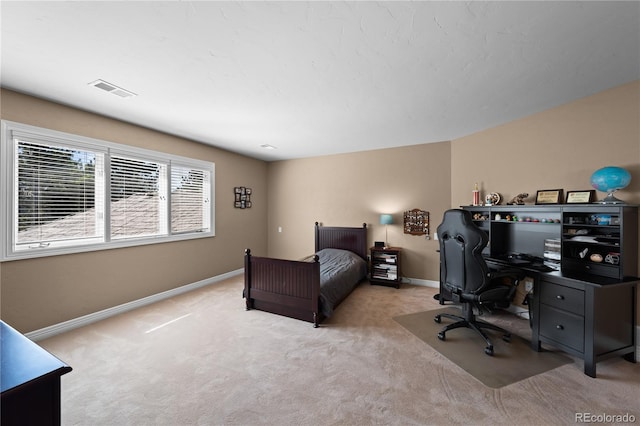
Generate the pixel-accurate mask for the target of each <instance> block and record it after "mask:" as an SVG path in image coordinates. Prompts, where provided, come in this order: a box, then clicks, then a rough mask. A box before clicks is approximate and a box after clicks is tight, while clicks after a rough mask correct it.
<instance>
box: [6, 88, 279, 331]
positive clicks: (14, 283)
mask: <svg viewBox="0 0 640 426" xmlns="http://www.w3.org/2000/svg"><path fill="white" fill-rule="evenodd" d="M0 102H1V103H0V106H1V117H2V119H6V120H11V121H17V122H21V123H25V124H30V125H34V126H40V127H45V128H49V129H53V130H59V131H64V132H69V133H74V134H78V135H82V136H88V137H93V138H98V139H103V140H107V141H111V142H116V143H122V144H128V145H133V146H138V147H142V148H147V149H153V150H156V151H162V152H167V153H171V154H177V155H182V156H185V157H191V158H197V159H201V160H206V161H212V162H214V163H215V165H216V182H215V188H216V198H215V203H216V208H215V211H216V236H215V237H213V238H205V239H198V240H190V241H181V242H172V243H165V244H153V245H147V246H140V247H131V248H124V249H112V250H104V251H98V252H92V253H82V254H74V255H63V256H51V257H46V258H38V259H30V260H16V261H11V262H3V263H2V264H1V268H0V288H1V291H0V297H1V307H0V309H1V310H0V314H1V317H2V319H3V320H5V321H6V322H8V323H9V324H11V325H12V326H14V327H16V328H17V329H18V330H20V331H21V332H29V331H33V330H36V329H39V328H42V327H46V326H50V325H53V324H56V323H59V322H62V321H66V320H70V319H73V318H77V317H79V316H82V315H86V314H90V313H93V312H96V311H99V310H102V309H106V308H109V307H113V306H116V305H119V304H122V303H126V302H129V301H132V300H136V299H139V298H142V297H146V296H149V295H152V294H156V293H159V292H162V291H166V290H170V289H173V288H176V287H179V286H182V285H186V284H190V283H193V282H197V281H200V280H203V279H207V278H210V277H214V276H216V275H220V274H224V273H227V272H230V271H233V270H236V269H240V268H242V266H243V253H244V248H245V247H254V248H255V249H256V250H258V251H266V247H267V234H266V229H267V220H266V219H267V196H268V193H267V185H266V181H267V163H265V162H263V161H260V160H255V159H250V158H247V157H244V156H241V155H237V154H233V153H230V152H227V151H223V150H220V149H216V148H213V147H210V146H207V145H203V144H199V143H195V142H193V141H189V140H185V139H181V138H177V137H173V136H169V135H167V134H163V133H159V132H156V131H153V130H149V129H145V128H141V127H138V126H133V125H130V124H126V123H123V122H120V121H117V120H112V119H109V118H105V117H101V116H97V115H95V114H91V113H88V112H83V111H79V110H76V109H73V108H68V107H65V106H61V105H59V104H54V103H51V102H47V101H44V100H40V99H36V98H32V97H29V96H25V95H22V94H18V93H15V92H12V91H8V90H2V92H1V99H0ZM234 186H247V187H251V188H252V189H253V193H252V201H253V207H252V208H251V209H245V210H240V209H235V208H234V207H233V200H234V195H233V187H234ZM240 296H241V295H240V293H238V307H239V308H242V301H241V299H240Z"/></svg>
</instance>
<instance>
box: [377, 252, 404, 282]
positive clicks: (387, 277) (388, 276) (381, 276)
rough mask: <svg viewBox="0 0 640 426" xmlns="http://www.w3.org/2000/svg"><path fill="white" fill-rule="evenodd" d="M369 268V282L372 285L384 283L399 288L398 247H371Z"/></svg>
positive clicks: (400, 276)
mask: <svg viewBox="0 0 640 426" xmlns="http://www.w3.org/2000/svg"><path fill="white" fill-rule="evenodd" d="M370 251H371V269H370V274H369V282H370V283H371V284H372V285H384V286H388V287H395V288H400V282H401V281H402V275H401V269H400V263H401V262H400V260H401V256H400V253H401V252H402V248H400V247H371V248H370Z"/></svg>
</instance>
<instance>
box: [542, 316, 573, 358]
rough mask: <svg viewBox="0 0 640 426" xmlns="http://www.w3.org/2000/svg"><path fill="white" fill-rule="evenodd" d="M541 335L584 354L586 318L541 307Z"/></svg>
mask: <svg viewBox="0 0 640 426" xmlns="http://www.w3.org/2000/svg"><path fill="white" fill-rule="evenodd" d="M540 334H541V335H543V336H545V337H547V338H549V339H551V340H554V341H556V342H558V343H560V344H562V345H565V346H568V347H570V348H572V349H575V350H576V351H578V352H581V353H584V317H581V316H579V315H574V314H571V313H569V312H564V311H560V310H558V309H554V308H552V307H551V306H547V305H540Z"/></svg>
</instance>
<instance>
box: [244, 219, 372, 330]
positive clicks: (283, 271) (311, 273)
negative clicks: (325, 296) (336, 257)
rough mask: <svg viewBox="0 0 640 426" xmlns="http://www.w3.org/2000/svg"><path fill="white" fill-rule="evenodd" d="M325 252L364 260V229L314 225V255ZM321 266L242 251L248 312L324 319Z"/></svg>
mask: <svg viewBox="0 0 640 426" xmlns="http://www.w3.org/2000/svg"><path fill="white" fill-rule="evenodd" d="M325 248H337V249H342V250H349V251H352V252H354V253H356V254H357V255H359V256H360V257H361V258H363V259H364V260H365V261H366V260H367V225H366V224H365V223H363V224H362V227H361V228H345V227H323V226H320V224H319V223H318V222H316V225H315V249H316V253H317V252H319V251H320V250H322V249H325ZM320 279H321V278H320V263H319V261H318V256H317V255H314V256H311V257H310V258H309V259H308V260H283V259H274V258H269V257H258V256H253V255H252V254H251V250H249V249H246V250H245V258H244V297H245V299H246V304H247V310H250V309H259V310H262V311H267V312H272V313H275V314H279V315H284V316H288V317H291V318H297V319H300V320H303V321H308V322H312V323H313V326H314V327H318V324H319V323H320V322H321V321H322V320H323V319H324V318H323V315H322V312H321V310H320Z"/></svg>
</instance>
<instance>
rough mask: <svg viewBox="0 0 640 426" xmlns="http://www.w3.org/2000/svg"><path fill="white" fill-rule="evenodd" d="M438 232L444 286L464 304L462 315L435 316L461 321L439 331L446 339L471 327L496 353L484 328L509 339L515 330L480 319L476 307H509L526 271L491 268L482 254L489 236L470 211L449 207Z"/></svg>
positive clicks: (458, 301)
mask: <svg viewBox="0 0 640 426" xmlns="http://www.w3.org/2000/svg"><path fill="white" fill-rule="evenodd" d="M437 232H438V239H439V241H440V280H441V283H440V285H441V287H442V288H443V289H445V290H446V291H447V293H448V294H447V296H448V298H450V300H452V301H453V302H454V303H461V304H462V316H458V315H451V314H446V313H444V314H439V315H436V316H435V318H434V319H435V321H436V322H437V323H440V322H441V319H442V317H445V318H450V319H453V320H454V321H457V322H455V323H452V324H449V325H447V326H446V327H444V328H443V329H442V331H440V332H439V333H438V338H439V339H440V340H446V337H445V333H446V332H447V331H449V330H453V329H455V328H460V327H466V328H471V329H473V330H475V331H476V332H478V333H479V334H480V335H481V336H482V337H483V338H484V340H485V341H486V342H487V347H486V348H485V350H484V351H485V353H486V354H487V355H493V344H492V343H491V340H490V339H489V337H488V336H487V334H486V333H485V332H484V330H483V329H490V330H496V331H499V332H501V333H503V340H505V341H506V342H510V341H511V333H509V332H508V331H507V330H505V329H503V328H501V327H498V326H496V325H493V324H490V323H488V322H485V321H482V320H479V319H477V318H476V314H475V313H474V309H476V310H478V311H480V310H481V309H482V308H483V307H484V308H487V309H489V310H491V309H494V308H508V307H509V305H510V304H511V301H512V300H513V296H514V295H515V292H516V287H517V286H518V282H519V281H520V280H521V279H523V278H524V276H523V275H524V274H523V273H522V272H521V271H519V270H513V269H509V270H506V269H505V270H500V271H490V270H489V268H488V267H487V263H486V262H485V260H484V258H483V257H482V250H483V249H484V247H486V245H487V243H488V241H489V238H488V236H487V234H486V233H485V232H484V231H483V230H481V229H480V228H478V227H477V226H476V225H475V224H474V223H473V220H472V218H471V213H470V212H469V211H467V210H462V209H451V210H447V211H446V212H445V213H444V217H443V219H442V223H441V224H440V226H438V231H437Z"/></svg>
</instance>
